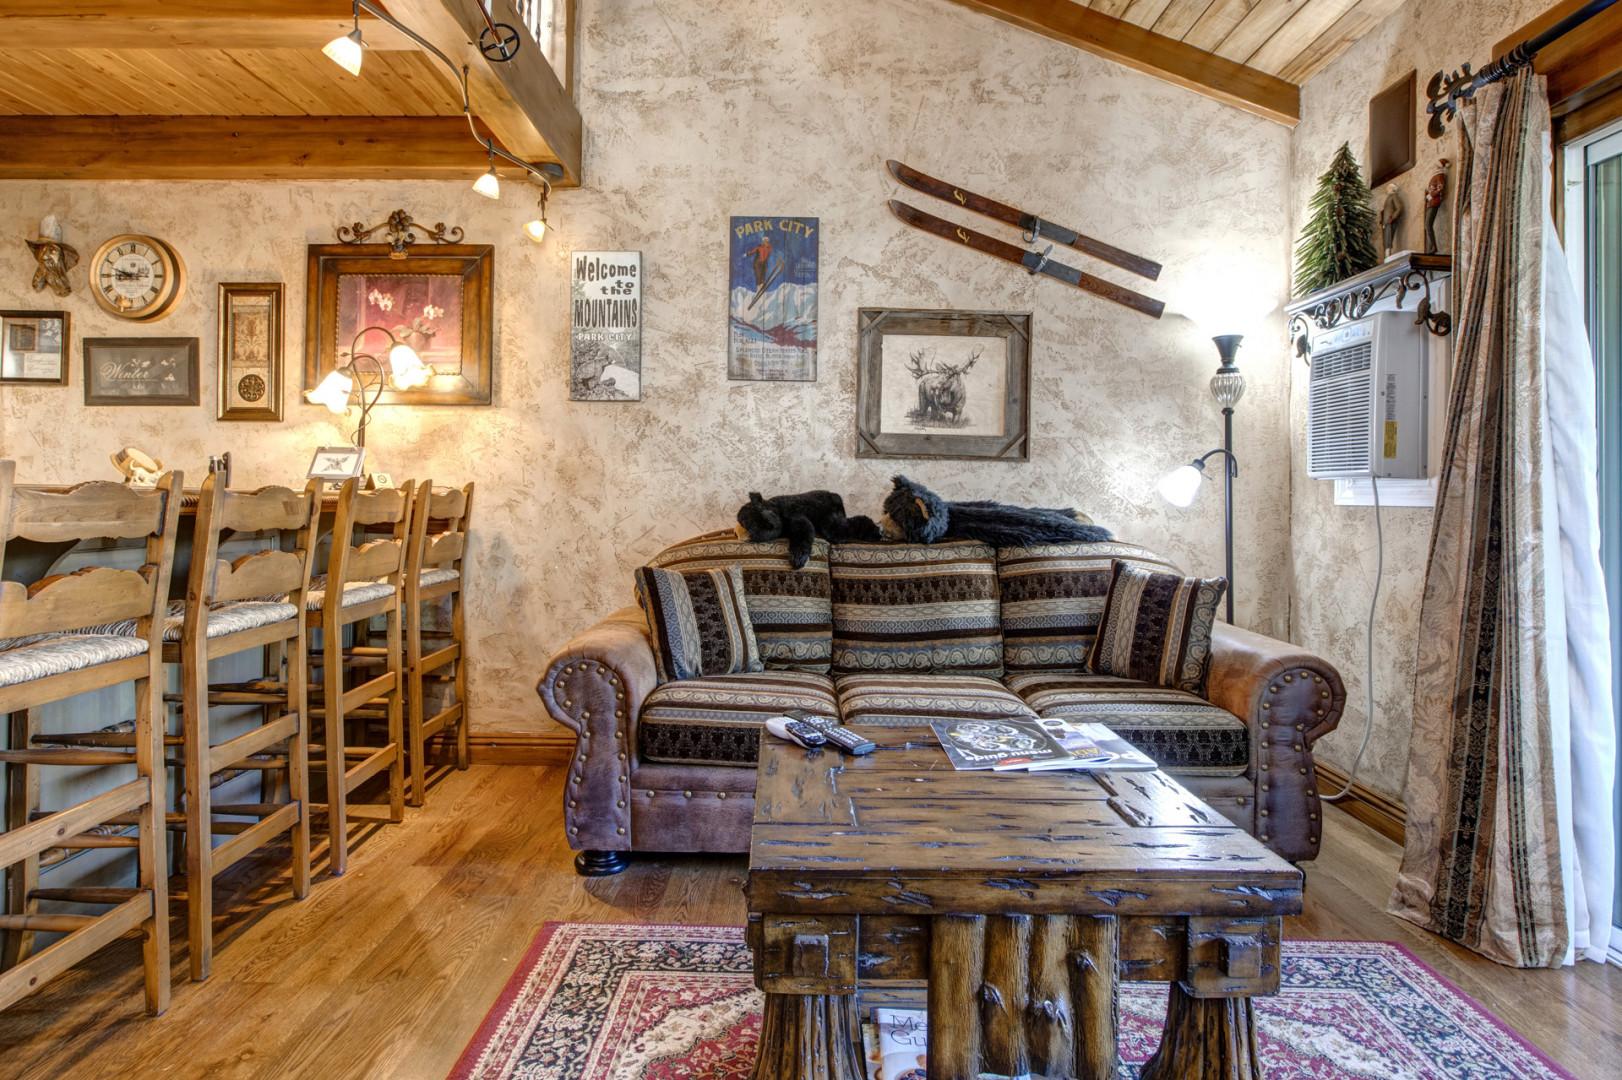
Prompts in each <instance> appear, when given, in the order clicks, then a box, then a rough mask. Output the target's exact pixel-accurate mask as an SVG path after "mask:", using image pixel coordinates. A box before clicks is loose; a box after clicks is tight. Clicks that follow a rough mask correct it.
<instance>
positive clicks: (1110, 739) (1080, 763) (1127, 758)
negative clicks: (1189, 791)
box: [1025, 716, 1159, 772]
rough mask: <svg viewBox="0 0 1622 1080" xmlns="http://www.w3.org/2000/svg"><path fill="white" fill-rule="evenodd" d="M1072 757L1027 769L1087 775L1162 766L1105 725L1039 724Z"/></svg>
mask: <svg viewBox="0 0 1622 1080" xmlns="http://www.w3.org/2000/svg"><path fill="white" fill-rule="evenodd" d="M1036 722H1037V723H1038V724H1040V725H1041V726H1042V729H1043V730H1044V731H1046V732H1047V733H1048V734H1049V735H1051V736H1052V737H1053V738H1054V740H1055V741H1057V742H1058V743H1059V745H1060V746H1063V747H1064V748H1065V751H1066V752H1067V753H1069V755H1070V758H1069V760H1064V759H1055V760H1052V761H1041V762H1036V763H1034V764H1031V765H1027V766H1025V768H1027V769H1028V770H1030V771H1031V772H1047V771H1051V770H1057V769H1069V770H1075V771H1085V772H1094V771H1097V772H1106V771H1107V772H1150V771H1152V770H1154V769H1156V768H1158V767H1159V766H1157V765H1156V764H1155V762H1154V759H1153V758H1151V757H1149V756H1148V755H1147V754H1145V753H1144V752H1143V751H1141V750H1139V749H1137V748H1136V747H1135V746H1133V745H1132V744H1131V743H1129V742H1127V741H1126V740H1125V739H1123V738H1121V737H1120V736H1119V735H1117V734H1115V732H1113V731H1111V730H1110V729H1109V728H1108V727H1106V726H1105V725H1103V724H1087V723H1082V722H1080V721H1076V720H1066V719H1064V718H1062V717H1057V716H1044V717H1039V718H1038V719H1037V721H1036Z"/></svg>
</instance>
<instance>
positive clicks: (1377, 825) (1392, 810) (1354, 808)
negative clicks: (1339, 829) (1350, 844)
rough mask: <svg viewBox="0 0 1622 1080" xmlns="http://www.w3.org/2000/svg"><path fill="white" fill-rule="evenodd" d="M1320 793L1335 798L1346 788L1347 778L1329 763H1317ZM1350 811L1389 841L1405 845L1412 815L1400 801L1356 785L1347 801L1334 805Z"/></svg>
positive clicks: (1340, 801)
mask: <svg viewBox="0 0 1622 1080" xmlns="http://www.w3.org/2000/svg"><path fill="white" fill-rule="evenodd" d="M1316 764H1317V766H1318V792H1319V794H1321V795H1322V794H1329V795H1332V794H1334V793H1335V792H1337V791H1339V790H1340V789H1341V788H1343V787H1345V786H1346V774H1345V773H1343V772H1341V771H1340V770H1339V769H1337V768H1335V767H1334V766H1333V765H1330V764H1328V763H1327V762H1322V761H1320V762H1317V763H1316ZM1332 805H1334V806H1337V807H1339V808H1340V809H1342V810H1344V811H1346V812H1347V813H1348V814H1350V815H1351V816H1352V817H1354V818H1356V819H1357V820H1358V821H1361V822H1362V823H1363V824H1365V825H1367V826H1368V827H1369V828H1371V829H1373V830H1374V831H1375V832H1377V833H1379V834H1380V835H1381V836H1383V837H1385V838H1386V839H1388V840H1395V841H1396V842H1397V843H1399V844H1400V843H1402V842H1403V840H1402V838H1403V830H1404V827H1405V824H1406V822H1407V820H1408V811H1407V809H1406V808H1405V807H1404V806H1403V805H1402V803H1400V802H1398V801H1397V800H1395V799H1393V798H1390V797H1388V796H1385V795H1381V794H1380V793H1379V792H1378V791H1374V790H1372V789H1370V788H1367V787H1364V786H1363V785H1362V784H1353V785H1352V789H1351V790H1350V791H1349V792H1347V793H1346V797H1345V798H1344V799H1341V800H1339V801H1338V802H1335V803H1334V804H1332Z"/></svg>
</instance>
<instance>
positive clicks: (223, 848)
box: [164, 474, 321, 980]
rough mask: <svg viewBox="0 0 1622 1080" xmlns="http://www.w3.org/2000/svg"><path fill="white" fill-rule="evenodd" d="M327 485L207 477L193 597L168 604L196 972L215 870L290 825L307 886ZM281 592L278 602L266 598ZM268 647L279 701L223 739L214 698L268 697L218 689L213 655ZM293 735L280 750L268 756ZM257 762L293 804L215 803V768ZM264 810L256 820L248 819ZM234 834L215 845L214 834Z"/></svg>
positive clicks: (205, 957)
mask: <svg viewBox="0 0 1622 1080" xmlns="http://www.w3.org/2000/svg"><path fill="white" fill-rule="evenodd" d="M320 506H321V485H320V482H319V481H311V482H310V483H309V484H308V485H307V486H306V487H305V489H304V490H303V491H302V492H297V491H292V490H290V489H288V488H285V487H267V488H261V489H259V490H258V491H254V492H235V491H227V490H226V487H225V478H224V477H223V476H222V475H219V474H211V475H210V476H209V477H208V479H207V480H205V481H204V483H203V490H202V493H201V495H200V497H199V501H198V506H197V523H196V529H195V532H194V533H193V540H192V558H191V569H190V573H189V574H188V577H187V583H186V602H185V604H184V605H183V606H181V605H176V606H175V607H173V608H171V610H170V618H169V627H168V630H167V631H166V633H165V640H166V641H167V642H169V644H166V645H165V647H164V659H165V660H167V661H168V662H170V663H178V664H179V665H180V667H181V694H180V700H181V729H182V731H183V733H184V746H185V756H184V762H185V784H184V812H185V820H184V829H185V835H186V841H187V842H186V910H187V926H188V935H189V939H190V943H191V977H192V978H193V979H197V980H202V979H206V978H208V975H209V969H210V967H211V966H212V964H213V958H214V925H213V922H214V920H213V915H214V899H213V886H214V879H215V878H216V877H217V876H218V875H220V874H222V873H224V872H225V871H226V870H228V869H229V868H230V867H231V866H233V865H234V864H236V863H237V862H238V861H240V860H241V859H242V858H243V857H244V856H246V855H248V854H250V853H252V852H254V851H257V850H258V849H259V848H261V847H264V846H265V845H266V844H267V843H269V842H271V841H272V840H274V839H276V838H277V837H279V836H281V835H282V834H283V833H289V832H290V833H291V838H292V848H293V866H292V879H293V895H294V896H295V897H297V898H299V899H301V900H302V899H303V898H304V897H305V895H306V894H307V893H308V892H309V890H310V819H309V810H308V804H309V764H308V756H307V755H308V749H307V748H308V739H309V698H308V681H309V680H308V656H307V644H306V629H305V620H304V618H303V617H302V613H303V612H304V609H305V603H306V599H307V593H308V591H309V587H310V568H311V565H312V564H313V563H314V561H315V542H316V535H315V533H316V525H317V523H318V521H319V519H320ZM250 536H262V537H265V538H267V539H268V540H269V541H270V546H268V547H266V548H263V549H261V550H258V551H254V552H251V553H248V554H245V555H242V556H241V557H240V558H237V559H235V560H233V561H231V562H225V561H223V560H220V558H219V551H220V544H221V541H222V540H223V539H227V538H231V537H236V538H246V537H250ZM275 597H281V599H267V598H275ZM249 649H260V650H263V651H264V653H265V654H266V655H267V656H268V657H271V658H273V662H274V663H276V664H278V665H280V664H281V663H285V667H286V671H285V673H283V672H282V671H280V670H275V671H267V678H268V679H269V680H270V681H271V682H273V683H275V684H277V690H278V691H279V692H278V693H275V694H274V695H272V696H274V697H275V699H276V705H275V706H273V707H271V708H268V709H266V710H264V715H263V718H262V719H263V722H262V723H260V724H259V725H258V726H256V727H254V728H252V729H251V730H248V731H246V732H243V733H241V734H239V735H236V736H234V737H233V738H230V739H227V740H225V741H223V742H216V741H215V740H214V734H213V725H212V723H211V721H210V710H209V706H210V704H215V705H232V704H234V705H241V704H260V703H262V702H263V700H264V696H265V695H261V694H253V693H252V692H249V694H247V695H246V696H245V695H244V693H243V691H242V690H240V689H236V688H234V687H223V686H222V688H221V689H220V690H219V691H218V692H214V691H211V688H210V685H209V676H208V665H209V662H210V661H211V660H219V659H221V658H222V657H226V656H233V655H235V654H237V653H241V652H245V651H247V650H249ZM283 744H285V747H286V750H285V752H284V753H283V754H279V755H278V754H271V753H270V752H271V751H273V750H274V749H275V748H277V747H278V746H281V745H283ZM251 769H259V770H265V771H270V770H274V771H276V772H283V771H285V774H286V776H287V790H288V798H287V801H286V802H279V801H276V800H275V799H274V798H269V797H266V796H265V795H264V794H261V799H262V800H263V801H261V802H258V803H236V804H214V803H213V783H214V779H215V777H216V776H217V775H218V774H220V773H222V772H225V771H226V770H232V771H240V770H251ZM245 817H256V818H258V819H259V820H258V821H257V822H251V823H250V822H246V821H243V820H241V819H242V818H245ZM216 834H222V835H226V836H228V837H229V839H227V840H225V841H224V842H223V843H221V844H220V845H219V846H217V847H216V846H214V844H213V837H214V836H215V835H216Z"/></svg>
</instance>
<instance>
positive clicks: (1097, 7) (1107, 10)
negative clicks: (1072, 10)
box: [1085, 0, 1132, 19]
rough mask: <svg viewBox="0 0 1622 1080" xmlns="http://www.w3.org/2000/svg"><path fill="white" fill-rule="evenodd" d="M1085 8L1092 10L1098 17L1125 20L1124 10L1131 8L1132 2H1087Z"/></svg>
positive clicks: (1128, 0)
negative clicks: (1104, 16)
mask: <svg viewBox="0 0 1622 1080" xmlns="http://www.w3.org/2000/svg"><path fill="white" fill-rule="evenodd" d="M1085 6H1087V7H1090V8H1092V9H1093V10H1094V11H1096V12H1098V13H1099V14H1100V15H1108V16H1110V17H1111V18H1112V19H1124V18H1126V9H1127V8H1129V7H1131V6H1132V0H1087V3H1086V5H1085Z"/></svg>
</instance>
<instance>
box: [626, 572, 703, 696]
mask: <svg viewBox="0 0 1622 1080" xmlns="http://www.w3.org/2000/svg"><path fill="white" fill-rule="evenodd" d="M636 602H637V603H638V604H640V605H641V606H642V614H643V616H644V617H645V618H646V619H647V620H648V637H649V638H650V639H651V640H652V642H653V662H654V665H655V666H656V667H657V668H658V669H659V681H660V682H668V681H669V680H672V679H696V678H698V677H699V676H700V675H702V674H704V667H703V652H702V650H701V647H700V644H699V635H698V616H697V615H696V614H694V612H693V598H692V597H691V596H689V595H688V592H687V579H686V578H685V577H684V576H683V575H681V574H679V573H677V572H676V571H674V570H659V569H657V568H655V567H652V566H643V567H640V568H638V570H637V571H636Z"/></svg>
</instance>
